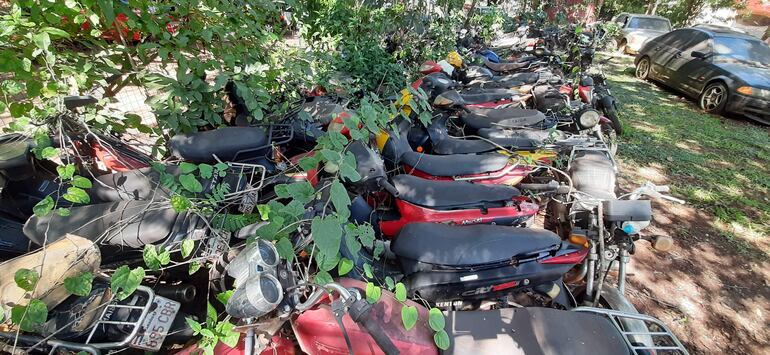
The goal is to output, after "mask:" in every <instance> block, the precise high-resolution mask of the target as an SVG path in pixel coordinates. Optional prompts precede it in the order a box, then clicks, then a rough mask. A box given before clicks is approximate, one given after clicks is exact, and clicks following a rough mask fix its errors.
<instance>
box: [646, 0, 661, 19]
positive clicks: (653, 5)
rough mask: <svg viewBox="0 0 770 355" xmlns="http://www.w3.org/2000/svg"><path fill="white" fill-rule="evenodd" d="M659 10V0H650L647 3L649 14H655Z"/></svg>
mask: <svg viewBox="0 0 770 355" xmlns="http://www.w3.org/2000/svg"><path fill="white" fill-rule="evenodd" d="M656 11H658V0H649V2H648V3H647V12H646V14H647V15H655V12H656Z"/></svg>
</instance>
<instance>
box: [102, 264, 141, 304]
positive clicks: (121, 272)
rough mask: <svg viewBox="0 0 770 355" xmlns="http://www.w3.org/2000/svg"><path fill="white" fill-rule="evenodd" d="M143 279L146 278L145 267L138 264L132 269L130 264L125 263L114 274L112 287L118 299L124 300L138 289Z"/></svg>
mask: <svg viewBox="0 0 770 355" xmlns="http://www.w3.org/2000/svg"><path fill="white" fill-rule="evenodd" d="M142 279H144V268H142V267H141V266H138V267H136V268H134V269H133V270H132V269H129V267H128V265H123V266H121V267H119V268H117V269H116V270H115V273H113V274H112V278H111V279H110V288H111V289H112V292H113V293H114V294H115V297H116V298H117V299H118V300H124V299H126V298H127V297H128V296H131V294H133V293H134V291H136V288H137V287H139V284H140V283H141V282H142Z"/></svg>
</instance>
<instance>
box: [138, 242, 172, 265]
mask: <svg viewBox="0 0 770 355" xmlns="http://www.w3.org/2000/svg"><path fill="white" fill-rule="evenodd" d="M162 249H163V250H162V251H161V252H160V253H158V249H157V248H156V247H155V246H154V245H152V244H146V245H145V246H144V250H143V251H142V258H143V259H144V263H145V264H147V267H149V268H150V269H152V270H155V271H157V270H159V269H160V267H161V266H163V265H168V263H170V262H171V254H170V253H169V252H168V250H165V248H162Z"/></svg>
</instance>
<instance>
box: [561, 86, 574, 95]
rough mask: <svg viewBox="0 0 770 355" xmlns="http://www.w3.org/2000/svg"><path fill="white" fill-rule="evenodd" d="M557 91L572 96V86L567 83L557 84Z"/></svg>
mask: <svg viewBox="0 0 770 355" xmlns="http://www.w3.org/2000/svg"><path fill="white" fill-rule="evenodd" d="M559 93H560V94H564V95H569V96H572V86H569V85H567V84H564V85H562V86H559Z"/></svg>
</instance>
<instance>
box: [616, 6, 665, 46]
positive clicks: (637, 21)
mask: <svg viewBox="0 0 770 355" xmlns="http://www.w3.org/2000/svg"><path fill="white" fill-rule="evenodd" d="M612 21H613V22H615V23H617V24H618V26H619V27H620V35H619V36H618V37H617V38H616V39H615V45H614V47H615V48H616V49H617V50H618V51H619V52H621V53H628V54H635V53H636V52H638V51H639V48H641V47H642V45H644V43H645V42H647V41H648V40H650V39H652V38H655V37H658V36H660V35H663V34H666V33H668V32H670V31H671V22H670V21H669V20H668V19H666V18H664V17H660V16H653V15H642V14H628V13H621V14H619V15H617V16H615V18H613V20H612Z"/></svg>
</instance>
